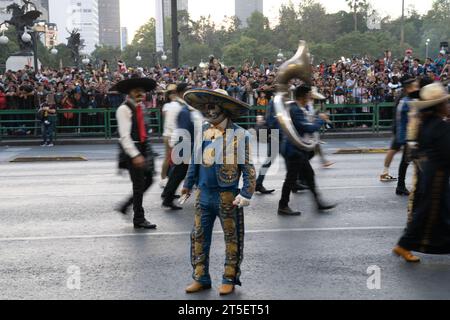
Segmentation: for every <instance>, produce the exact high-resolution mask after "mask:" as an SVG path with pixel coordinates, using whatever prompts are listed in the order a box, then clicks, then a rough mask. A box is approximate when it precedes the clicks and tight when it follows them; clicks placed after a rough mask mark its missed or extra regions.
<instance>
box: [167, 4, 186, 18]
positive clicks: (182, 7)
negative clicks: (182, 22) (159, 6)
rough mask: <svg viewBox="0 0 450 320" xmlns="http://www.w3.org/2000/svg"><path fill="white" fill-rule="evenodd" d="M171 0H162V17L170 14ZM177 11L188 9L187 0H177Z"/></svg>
mask: <svg viewBox="0 0 450 320" xmlns="http://www.w3.org/2000/svg"><path fill="white" fill-rule="evenodd" d="M171 2H172V1H171V0H163V6H164V17H165V18H167V17H170V16H171V15H172V4H171ZM177 5H178V11H188V10H189V1H188V0H177Z"/></svg>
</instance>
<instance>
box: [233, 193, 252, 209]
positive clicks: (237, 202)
mask: <svg viewBox="0 0 450 320" xmlns="http://www.w3.org/2000/svg"><path fill="white" fill-rule="evenodd" d="M233 205H234V206H236V207H239V208H244V207H248V206H250V200H249V199H247V198H244V197H243V196H241V195H238V196H237V197H236V199H234V202H233Z"/></svg>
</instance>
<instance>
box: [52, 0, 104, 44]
mask: <svg viewBox="0 0 450 320" xmlns="http://www.w3.org/2000/svg"><path fill="white" fill-rule="evenodd" d="M49 11H50V15H49V16H50V19H49V21H50V22H51V23H55V24H56V25H57V27H58V39H59V42H60V43H61V42H62V43H67V38H68V37H69V34H70V32H71V31H72V30H74V29H78V30H79V32H80V34H81V39H83V40H84V44H85V48H84V50H85V51H86V52H88V53H91V52H92V51H94V50H95V46H96V45H98V44H99V43H100V32H99V13H98V0H49Z"/></svg>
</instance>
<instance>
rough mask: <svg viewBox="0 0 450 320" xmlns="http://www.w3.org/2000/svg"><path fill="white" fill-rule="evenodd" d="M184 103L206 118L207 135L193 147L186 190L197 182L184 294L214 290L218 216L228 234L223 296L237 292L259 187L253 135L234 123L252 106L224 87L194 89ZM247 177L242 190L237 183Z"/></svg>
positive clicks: (221, 291)
mask: <svg viewBox="0 0 450 320" xmlns="http://www.w3.org/2000/svg"><path fill="white" fill-rule="evenodd" d="M184 99H185V101H186V102H187V103H188V104H189V105H191V106H192V107H194V108H196V109H198V110H200V111H201V112H202V113H203V115H204V117H205V118H206V120H207V122H208V123H207V124H206V125H204V126H203V128H202V132H203V139H202V141H201V142H198V143H197V145H196V148H194V149H195V150H194V155H193V157H192V162H191V165H190V166H189V171H188V175H187V178H186V181H185V184H184V188H183V191H182V194H183V195H190V194H191V193H192V190H193V188H194V186H197V188H198V190H197V197H196V205H195V223H194V230H193V232H192V236H191V263H192V267H193V278H194V282H193V283H192V285H190V286H189V287H188V288H186V293H197V292H200V291H203V290H207V289H210V288H211V277H210V274H209V251H210V247H211V238H212V233H213V227H214V222H215V220H216V218H217V217H218V218H219V219H220V222H221V224H222V228H223V230H224V234H225V247H226V257H225V270H224V274H223V281H222V285H221V287H220V289H219V293H220V295H222V296H224V295H229V294H231V293H233V292H234V289H235V286H236V285H239V286H240V285H241V282H240V275H241V270H240V265H241V263H242V259H243V247H244V216H243V213H244V212H243V208H244V207H247V206H249V205H250V200H251V198H252V196H253V194H254V192H255V188H256V171H255V167H254V166H253V164H252V161H251V159H250V157H251V155H250V134H249V133H248V132H247V131H245V130H244V129H242V128H241V127H239V126H238V125H236V124H234V123H233V119H236V118H238V117H239V116H241V115H242V114H243V113H244V112H245V111H247V110H248V109H249V106H248V105H247V104H245V103H243V102H241V101H239V100H236V99H234V98H232V97H230V96H228V94H227V93H226V92H225V91H223V90H216V91H212V90H200V89H199V90H190V91H188V92H187V93H186V94H185V96H184ZM241 176H242V178H243V188H242V189H241V190H239V182H240V180H241Z"/></svg>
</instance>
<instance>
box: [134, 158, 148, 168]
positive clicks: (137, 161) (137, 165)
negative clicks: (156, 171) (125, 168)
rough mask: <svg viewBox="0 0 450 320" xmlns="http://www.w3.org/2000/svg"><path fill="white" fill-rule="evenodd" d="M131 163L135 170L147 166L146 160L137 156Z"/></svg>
mask: <svg viewBox="0 0 450 320" xmlns="http://www.w3.org/2000/svg"><path fill="white" fill-rule="evenodd" d="M131 163H132V164H133V167H135V168H143V167H144V165H145V158H144V157H143V156H137V157H136V158H133V159H132V160H131Z"/></svg>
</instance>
